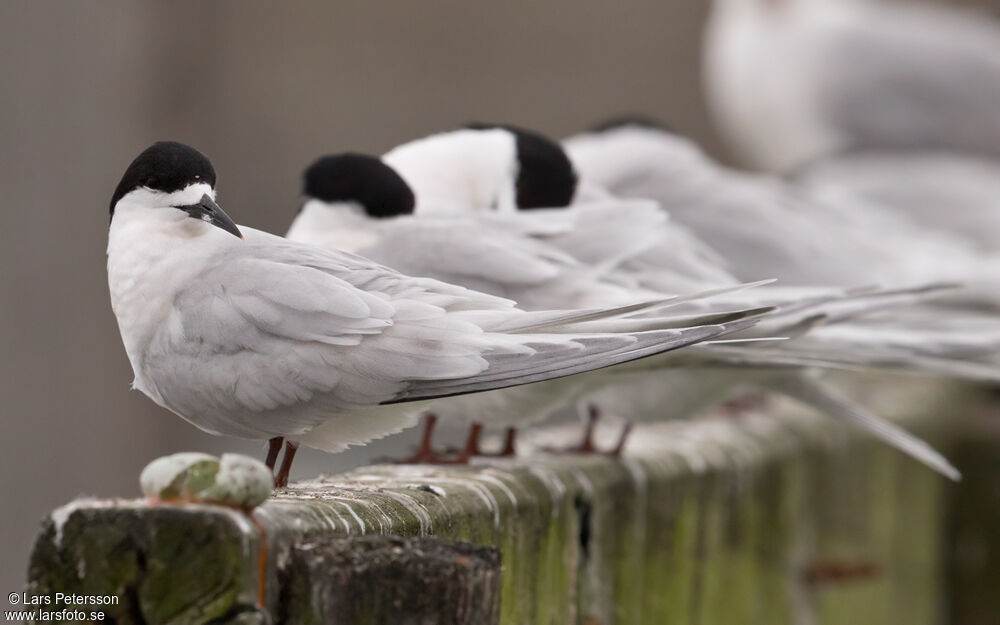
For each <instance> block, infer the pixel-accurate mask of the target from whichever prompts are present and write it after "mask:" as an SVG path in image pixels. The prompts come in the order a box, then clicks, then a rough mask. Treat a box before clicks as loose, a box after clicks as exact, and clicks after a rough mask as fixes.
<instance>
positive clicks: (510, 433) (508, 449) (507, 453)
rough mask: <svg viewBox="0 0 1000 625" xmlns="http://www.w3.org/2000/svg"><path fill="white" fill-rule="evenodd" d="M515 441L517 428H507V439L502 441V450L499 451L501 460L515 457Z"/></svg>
mask: <svg viewBox="0 0 1000 625" xmlns="http://www.w3.org/2000/svg"><path fill="white" fill-rule="evenodd" d="M516 441H517V428H507V437H506V438H505V439H504V444H503V449H502V450H500V457H501V458H512V457H514V456H516V455H517V450H516V449H515V447H514V446H515V443H516Z"/></svg>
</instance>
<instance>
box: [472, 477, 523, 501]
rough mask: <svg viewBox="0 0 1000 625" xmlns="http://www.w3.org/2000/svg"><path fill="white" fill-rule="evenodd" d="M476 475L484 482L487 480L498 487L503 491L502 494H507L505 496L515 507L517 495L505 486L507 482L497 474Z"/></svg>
mask: <svg viewBox="0 0 1000 625" xmlns="http://www.w3.org/2000/svg"><path fill="white" fill-rule="evenodd" d="M478 477H479V479H481V480H483V481H484V482H488V483H490V484H493V485H494V486H496V487H497V488H499V489H500V490H501V491H502V492H503V494H505V495H507V498H508V499H510V503H511V505H513V506H514V507H515V508H516V507H517V495H516V494H514V491H513V490H511V488H510V487H509V486H507V484H505V483H504V481H503V480H502V479H500V477H499V476H498V475H493V474H491V473H480V474H479V476H478Z"/></svg>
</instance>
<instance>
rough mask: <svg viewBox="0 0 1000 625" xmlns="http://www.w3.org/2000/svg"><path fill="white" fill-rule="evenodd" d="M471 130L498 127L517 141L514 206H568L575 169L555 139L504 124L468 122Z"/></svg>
mask: <svg viewBox="0 0 1000 625" xmlns="http://www.w3.org/2000/svg"><path fill="white" fill-rule="evenodd" d="M467 127H468V128H471V129H473V130H489V129H491V128H499V129H502V130H506V131H508V132H510V133H511V134H513V135H514V137H515V139H516V141H517V159H518V163H519V164H520V168H519V170H518V174H517V206H518V208H549V207H558V206H568V205H569V203H570V202H572V201H573V194H574V193H575V192H576V182H577V177H576V172H575V171H574V170H573V164H572V163H571V162H570V160H569V157H568V156H566V152H565V151H563V149H562V146H560V145H559V144H558V143H556V142H555V141H552V140H551V139H549V138H547V137H545V136H544V135H541V134H539V133H537V132H534V131H532V130H527V129H525V128H519V127H517V126H511V125H505V124H483V123H478V122H476V123H471V124H468V126H467Z"/></svg>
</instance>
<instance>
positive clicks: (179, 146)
mask: <svg viewBox="0 0 1000 625" xmlns="http://www.w3.org/2000/svg"><path fill="white" fill-rule="evenodd" d="M198 182H204V183H207V184H209V185H210V186H212V187H215V168H214V167H212V162H211V161H210V160H208V157H206V156H205V155H204V154H202V153H201V152H199V151H198V150H196V149H194V148H192V147H190V146H187V145H184V144H183V143H177V142H176V141H159V142H157V143H154V144H153V145H151V146H149V147H148V148H146V149H145V150H143V152H142V154H140V155H139V156H137V157H135V160H133V161H132V164H131V165H129V166H128V169H126V170H125V174H124V175H123V176H122V179H121V182H119V183H118V187H117V188H116V189H115V193H114V195H112V196H111V214H112V215H114V213H115V204H117V203H118V200H120V199H122V197H124V196H125V194H127V193H129V192H131V191H133V190H135V189H137V188H139V187H149V188H150V189H154V190H156V191H163V192H164V193H173V192H174V191H180V190H181V189H183V188H185V187H187V186H188V185H191V184H195V183H198Z"/></svg>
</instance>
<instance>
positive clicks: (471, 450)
mask: <svg viewBox="0 0 1000 625" xmlns="http://www.w3.org/2000/svg"><path fill="white" fill-rule="evenodd" d="M482 433H483V426H482V424H480V423H473V424H472V426H470V427H469V438H468V439H467V440H466V441H465V449H463V450H462V451H461V453H459V454H458V457H457V458H455V462H454V464H469V460H470V459H472V457H473V456H478V455H479V436H480V435H481V434H482Z"/></svg>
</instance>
